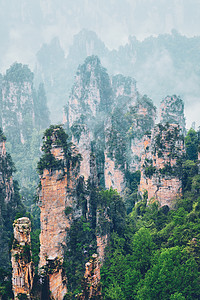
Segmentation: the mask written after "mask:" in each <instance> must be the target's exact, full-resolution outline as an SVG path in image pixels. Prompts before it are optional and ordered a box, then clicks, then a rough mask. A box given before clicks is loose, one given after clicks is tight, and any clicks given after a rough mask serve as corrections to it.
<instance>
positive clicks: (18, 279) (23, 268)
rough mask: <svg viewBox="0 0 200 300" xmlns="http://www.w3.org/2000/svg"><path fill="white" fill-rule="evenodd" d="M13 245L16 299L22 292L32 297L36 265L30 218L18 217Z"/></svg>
mask: <svg viewBox="0 0 200 300" xmlns="http://www.w3.org/2000/svg"><path fill="white" fill-rule="evenodd" d="M13 227H14V240H13V246H12V251H11V254H12V258H11V260H12V287H13V293H14V297H15V299H18V296H19V295H20V294H24V295H26V296H27V297H28V299H31V298H30V294H31V289H32V286H33V277H34V267H33V262H32V261H31V238H30V231H31V222H30V220H29V219H28V218H26V217H23V218H19V219H17V220H16V221H15V222H14V224H13Z"/></svg>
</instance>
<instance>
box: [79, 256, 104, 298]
mask: <svg viewBox="0 0 200 300" xmlns="http://www.w3.org/2000/svg"><path fill="white" fill-rule="evenodd" d="M100 280H101V275H100V262H99V259H98V255H97V254H93V255H92V258H91V259H90V261H89V262H87V263H86V264H85V275H84V284H83V293H82V294H81V295H79V297H78V299H79V300H88V299H102V297H101V285H100Z"/></svg>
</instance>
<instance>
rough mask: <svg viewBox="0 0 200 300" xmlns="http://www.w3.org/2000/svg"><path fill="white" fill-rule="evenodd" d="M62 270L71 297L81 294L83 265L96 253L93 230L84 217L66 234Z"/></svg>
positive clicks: (74, 223) (75, 221) (76, 221)
mask: <svg viewBox="0 0 200 300" xmlns="http://www.w3.org/2000/svg"><path fill="white" fill-rule="evenodd" d="M68 236H69V238H68V240H67V251H66V252H65V259H64V268H65V272H66V274H67V279H68V291H69V292H71V293H72V294H73V295H75V294H78V293H80V292H81V283H82V276H83V274H84V272H85V263H86V262H87V261H89V258H90V256H91V255H92V254H93V253H95V252H96V241H95V235H94V230H93V229H92V226H91V224H90V222H88V221H87V220H86V219H85V218H84V217H81V218H79V219H77V220H74V222H73V224H72V226H71V228H70V231H69V232H68Z"/></svg>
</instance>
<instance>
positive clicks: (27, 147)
mask: <svg viewBox="0 0 200 300" xmlns="http://www.w3.org/2000/svg"><path fill="white" fill-rule="evenodd" d="M33 79H34V75H33V73H32V72H31V70H30V69H29V68H28V67H27V66H26V65H22V64H20V63H14V64H13V65H12V66H11V67H10V68H9V69H8V70H7V71H6V74H5V75H4V76H3V77H2V80H1V83H0V126H1V127H2V128H3V130H4V133H5V135H6V137H7V142H8V143H7V147H8V149H9V152H10V153H11V155H12V157H13V160H14V163H15V165H16V167H17V173H16V175H15V178H16V179H17V180H18V181H19V184H20V187H21V189H22V190H23V188H25V189H26V193H24V195H23V197H24V198H27V197H28V196H27V195H26V194H29V193H27V189H30V186H32V187H33V186H34V184H35V186H37V183H36V181H37V174H36V171H35V168H34V166H33V161H34V160H35V161H36V160H37V157H38V159H39V156H40V135H41V133H39V130H41V129H44V128H46V127H47V126H48V125H49V116H48V109H47V106H46V96H45V91H44V87H43V85H42V84H41V85H40V86H39V88H38V91H36V89H35V88H34V84H33ZM22 159H23V164H22V163H21V162H22ZM35 164H36V163H35ZM30 193H31V191H30ZM30 198H31V200H30V199H25V201H26V200H27V201H32V197H30ZM26 204H27V202H26Z"/></svg>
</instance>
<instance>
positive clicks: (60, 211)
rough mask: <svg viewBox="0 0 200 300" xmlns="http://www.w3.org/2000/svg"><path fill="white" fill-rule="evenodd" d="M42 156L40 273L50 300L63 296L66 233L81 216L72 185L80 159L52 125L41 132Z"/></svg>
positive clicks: (76, 178)
mask: <svg viewBox="0 0 200 300" xmlns="http://www.w3.org/2000/svg"><path fill="white" fill-rule="evenodd" d="M43 151H44V155H43V157H42V158H41V160H40V164H39V166H40V174H41V176H40V181H41V190H40V193H39V207H40V212H41V214H40V223H41V234H40V262H39V268H40V273H41V275H43V276H44V277H47V278H48V283H49V290H50V291H51V295H52V297H53V298H54V299H57V300H59V299H63V297H64V295H65V294H66V293H67V284H66V276H65V272H64V269H63V259H64V251H65V248H66V240H67V232H68V231H69V229H70V225H71V223H72V215H73V218H76V217H78V216H80V215H81V210H80V209H79V208H77V206H76V205H77V198H76V185H77V182H78V176H79V167H80V162H79V160H80V158H79V157H78V153H77V152H76V151H75V150H73V149H71V148H70V146H69V145H68V144H67V136H66V134H65V132H64V131H63V129H62V128H61V127H60V126H52V127H50V129H48V130H47V131H46V133H45V140H44V145H43Z"/></svg>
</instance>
